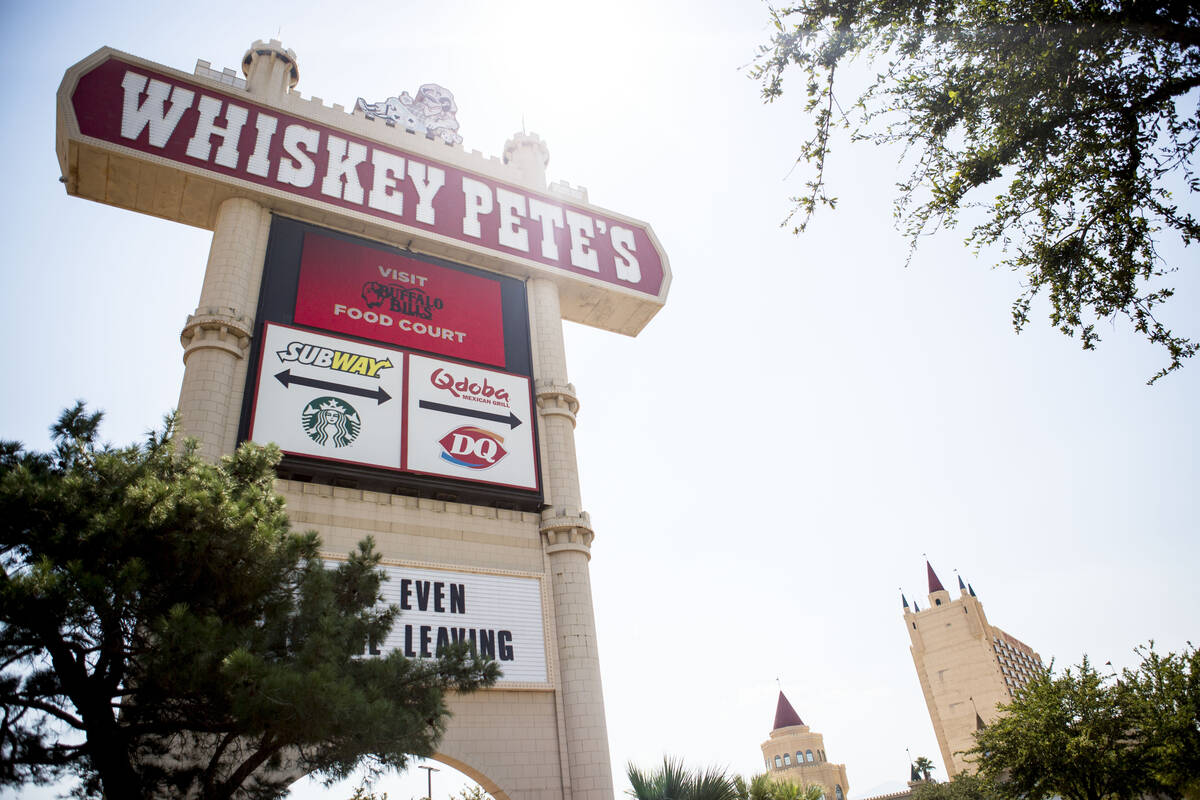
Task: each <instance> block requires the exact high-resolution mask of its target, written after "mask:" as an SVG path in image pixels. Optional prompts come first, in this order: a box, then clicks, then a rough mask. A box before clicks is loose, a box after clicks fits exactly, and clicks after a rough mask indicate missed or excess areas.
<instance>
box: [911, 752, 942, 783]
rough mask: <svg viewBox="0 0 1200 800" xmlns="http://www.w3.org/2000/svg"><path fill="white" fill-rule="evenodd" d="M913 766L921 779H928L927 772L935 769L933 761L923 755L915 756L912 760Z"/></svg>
mask: <svg viewBox="0 0 1200 800" xmlns="http://www.w3.org/2000/svg"><path fill="white" fill-rule="evenodd" d="M913 768H914V769H916V771H917V773H918V774H919V775H920V776H921V780H923V781H927V780H929V773H931V772H933V771H934V770H935V769H937V767H935V766H934V765H933V762H932V761H930V760H929V759H928V758H926V757H925V756H917V760H916V761H914V762H913Z"/></svg>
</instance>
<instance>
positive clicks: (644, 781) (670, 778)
mask: <svg viewBox="0 0 1200 800" xmlns="http://www.w3.org/2000/svg"><path fill="white" fill-rule="evenodd" d="M625 769H626V773H627V775H628V776H629V785H630V786H631V787H633V788H632V791H630V792H628V794H629V795H630V796H631V797H634V798H637V800H737V797H738V791H737V787H736V786H735V784H734V781H733V779H732V778H730V777H729V776H728V775H726V774H725V770H723V769H718V768H717V767H709V768H708V769H707V770H705V771H703V772H700V771H698V770H690V769H688V768H686V767H685V766H684V765H683V761H682V760H680V759H677V758H670V757H666V756H664V757H663V763H662V766H661V767H660V768H658V769H656V770H651V771H647V772H643V771H642V770H640V769H638V768H637V767H635V766H634V765H633V764H629V765H627V766H626V768H625Z"/></svg>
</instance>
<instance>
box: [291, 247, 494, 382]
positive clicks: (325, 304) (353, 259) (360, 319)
mask: <svg viewBox="0 0 1200 800" xmlns="http://www.w3.org/2000/svg"><path fill="white" fill-rule="evenodd" d="M295 321H296V322H297V323H299V324H301V325H311V326H313V327H316V328H324V329H325V330H330V331H338V332H339V333H345V334H349V335H351V336H358V337H361V338H364V339H375V340H377V341H382V342H389V343H392V344H398V345H401V346H403V347H409V348H412V349H414V350H425V351H427V352H431V353H439V354H441V355H447V356H453V357H455V358H461V359H465V360H467V361H479V362H483V363H485V364H494V365H498V366H503V365H504V315H503V305H502V300H501V297H500V283H499V282H498V281H496V280H492V279H491V278H487V277H484V276H482V275H474V274H469V273H466V272H461V271H459V270H455V269H450V268H448V267H439V266H437V265H436V264H429V263H426V262H424V261H417V260H415V259H411V258H406V257H404V256H402V255H399V254H395V253H389V252H385V251H382V250H376V249H374V248H371V247H364V246H362V245H358V244H353V243H351V242H346V241H342V240H340V239H334V238H332V237H329V236H321V235H319V234H314V233H306V234H305V235H304V252H303V255H302V256H301V258H300V285H299V290H298V291H297V293H296V316H295Z"/></svg>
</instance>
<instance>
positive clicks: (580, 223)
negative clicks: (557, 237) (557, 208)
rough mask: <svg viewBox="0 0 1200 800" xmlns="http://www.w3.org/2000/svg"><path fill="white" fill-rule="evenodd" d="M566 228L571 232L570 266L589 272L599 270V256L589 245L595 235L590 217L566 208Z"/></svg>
mask: <svg viewBox="0 0 1200 800" xmlns="http://www.w3.org/2000/svg"><path fill="white" fill-rule="evenodd" d="M567 230H569V231H570V232H571V266H572V267H579V268H580V269H586V270H590V271H591V272H599V271H600V257H599V256H597V255H596V251H595V249H594V248H592V247H591V246H590V245H591V243H592V237H593V236H595V235H596V227H595V225H594V223H593V222H592V218H591V217H589V216H587V215H585V214H580V213H579V212H578V211H571V210H570V209H567Z"/></svg>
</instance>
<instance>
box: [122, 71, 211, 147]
mask: <svg viewBox="0 0 1200 800" xmlns="http://www.w3.org/2000/svg"><path fill="white" fill-rule="evenodd" d="M147 80H149V79H148V78H147V77H146V76H145V75H138V74H137V73H136V72H126V73H125V79H124V80H122V81H121V88H123V89H124V90H125V104H124V106H122V108H121V136H123V137H125V138H126V139H136V138H138V136H141V134H142V130H143V129H145V127H146V126H147V125H149V126H150V144H151V145H153V146H154V147H166V146H167V140H168V139H170V138H171V134H172V133H174V132H175V126H176V125H178V124H179V118H180V117H182V116H183V112H184V111H187V110H188V109H189V108H191V107H192V100H193V99H194V98H195V96H196V95H195V93H194V92H191V91H188V90H187V89H184V88H183V87H181V86H176V87H174V88H172V87H171V84H169V83H164V82H162V81H150V87H149V88H146V81H147ZM143 91H144V92H145V93H146V102H144V103H142V104H141V105H138V95H139V94H141V93H142V92H143ZM168 93H169V94H170V96H171V110H170V111H164V110H163V104H164V103H166V101H167V95H168Z"/></svg>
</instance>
